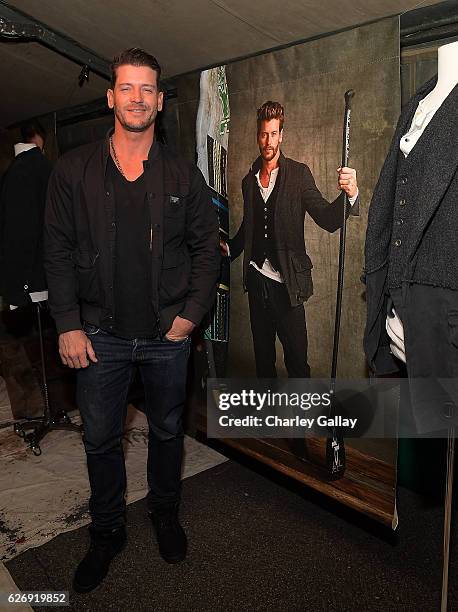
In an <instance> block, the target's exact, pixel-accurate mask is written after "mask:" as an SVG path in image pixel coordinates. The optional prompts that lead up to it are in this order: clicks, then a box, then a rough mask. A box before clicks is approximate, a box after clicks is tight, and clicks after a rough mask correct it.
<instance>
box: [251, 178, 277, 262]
mask: <svg viewBox="0 0 458 612" xmlns="http://www.w3.org/2000/svg"><path fill="white" fill-rule="evenodd" d="M254 180H255V182H256V184H255V187H254V190H253V209H254V215H253V221H254V227H253V249H252V254H251V260H252V261H254V262H255V264H256V265H257V266H258V267H259V268H262V264H263V263H264V260H265V259H266V258H267V259H268V260H269V261H270V263H271V264H272V266H273V267H274V268H275V270H277V271H278V272H281V270H280V264H279V262H278V257H277V250H276V245H275V207H276V204H277V194H278V186H279V184H280V171H279V172H278V174H277V180H276V181H275V186H274V188H273V190H272V193H271V194H270V196H269V197H268V198H267V201H266V202H264V200H263V199H262V195H261V191H260V189H259V186H258V183H257V180H256V177H255V178H254Z"/></svg>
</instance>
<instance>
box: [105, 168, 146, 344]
mask: <svg viewBox="0 0 458 612" xmlns="http://www.w3.org/2000/svg"><path fill="white" fill-rule="evenodd" d="M108 172H109V178H110V179H111V182H112V184H113V189H114V199H115V207H116V208H115V210H116V213H115V214H116V247H115V248H116V250H115V256H116V259H115V276H114V305H115V321H114V329H113V331H112V333H114V334H116V335H118V336H121V337H123V338H139V337H151V336H152V337H154V336H156V335H157V325H156V317H155V315H154V310H153V306H152V301H151V248H150V240H151V215H150V210H149V206H148V202H147V198H146V185H145V180H144V176H143V174H142V175H141V176H139V177H138V179H137V180H135V181H128V180H127V179H126V178H124V177H123V176H122V174H121V173H120V172H119V170H118V169H117V168H116V166H115V164H114V162H113V160H112V158H111V157H110V158H109V160H108Z"/></svg>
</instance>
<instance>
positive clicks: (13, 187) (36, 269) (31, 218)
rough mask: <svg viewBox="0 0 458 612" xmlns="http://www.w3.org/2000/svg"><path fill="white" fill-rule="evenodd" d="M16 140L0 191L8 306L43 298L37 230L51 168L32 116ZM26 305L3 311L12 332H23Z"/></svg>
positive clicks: (1, 264)
mask: <svg viewBox="0 0 458 612" xmlns="http://www.w3.org/2000/svg"><path fill="white" fill-rule="evenodd" d="M21 140H22V141H21V142H18V143H17V144H15V145H14V154H15V158H14V160H13V162H12V163H11V165H10V167H9V168H8V170H7V172H6V174H5V176H4V177H3V180H2V189H1V195H0V294H1V295H2V297H3V301H4V302H5V303H6V304H9V305H10V309H13V310H15V309H16V307H28V306H30V305H31V303H32V300H33V301H44V300H46V298H47V293H46V287H47V285H46V279H45V273H44V266H43V240H42V235H43V224H44V210H45V202H46V190H47V186H48V179H49V176H50V173H51V169H52V167H51V163H50V162H49V161H48V159H47V158H46V157H45V155H44V154H43V149H44V144H45V140H46V132H45V130H44V129H43V127H42V126H41V124H40V123H39V122H38V121H31V122H28V123H26V124H24V125H23V126H22V128H21ZM26 310H27V308H22V309H21V310H19V311H18V312H14V313H13V312H11V311H10V312H8V311H6V315H9V316H6V317H5V318H4V320H5V324H6V326H7V329H8V331H11V332H12V333H13V334H14V335H21V333H22V332H23V331H25V330H24V329H20V328H22V326H23V325H24V324H25V321H24V317H23V314H24V312H26ZM26 319H29V317H28V316H27V317H26ZM19 322H21V323H20V324H19Z"/></svg>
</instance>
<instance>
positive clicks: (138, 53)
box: [111, 47, 161, 89]
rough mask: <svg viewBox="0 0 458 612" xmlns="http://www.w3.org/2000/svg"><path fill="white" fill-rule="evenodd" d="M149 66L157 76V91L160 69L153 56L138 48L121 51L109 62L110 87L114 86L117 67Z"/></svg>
mask: <svg viewBox="0 0 458 612" xmlns="http://www.w3.org/2000/svg"><path fill="white" fill-rule="evenodd" d="M126 65H129V66H149V67H150V68H151V69H152V70H154V72H155V73H156V75H157V86H158V89H159V81H160V78H161V67H160V66H159V62H158V61H157V59H156V58H155V57H154V56H153V55H150V54H149V53H147V52H146V51H144V50H143V49H139V48H138V47H132V48H131V49H126V50H125V51H122V52H121V53H120V54H119V55H116V56H115V57H114V58H113V61H112V62H111V87H112V88H113V87H114V86H115V84H116V71H117V69H118V68H119V66H126Z"/></svg>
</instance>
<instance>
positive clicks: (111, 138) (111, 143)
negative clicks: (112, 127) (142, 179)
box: [110, 136, 126, 178]
mask: <svg viewBox="0 0 458 612" xmlns="http://www.w3.org/2000/svg"><path fill="white" fill-rule="evenodd" d="M110 147H111V150H112V152H113V161H114V163H115V164H116V168H117V169H118V170H119V172H120V173H121V174H122V175H123V177H124V178H126V175H125V174H124V171H123V169H122V167H121V164H120V163H119V159H118V156H117V155H116V149H115V146H114V142H113V136H110Z"/></svg>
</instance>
